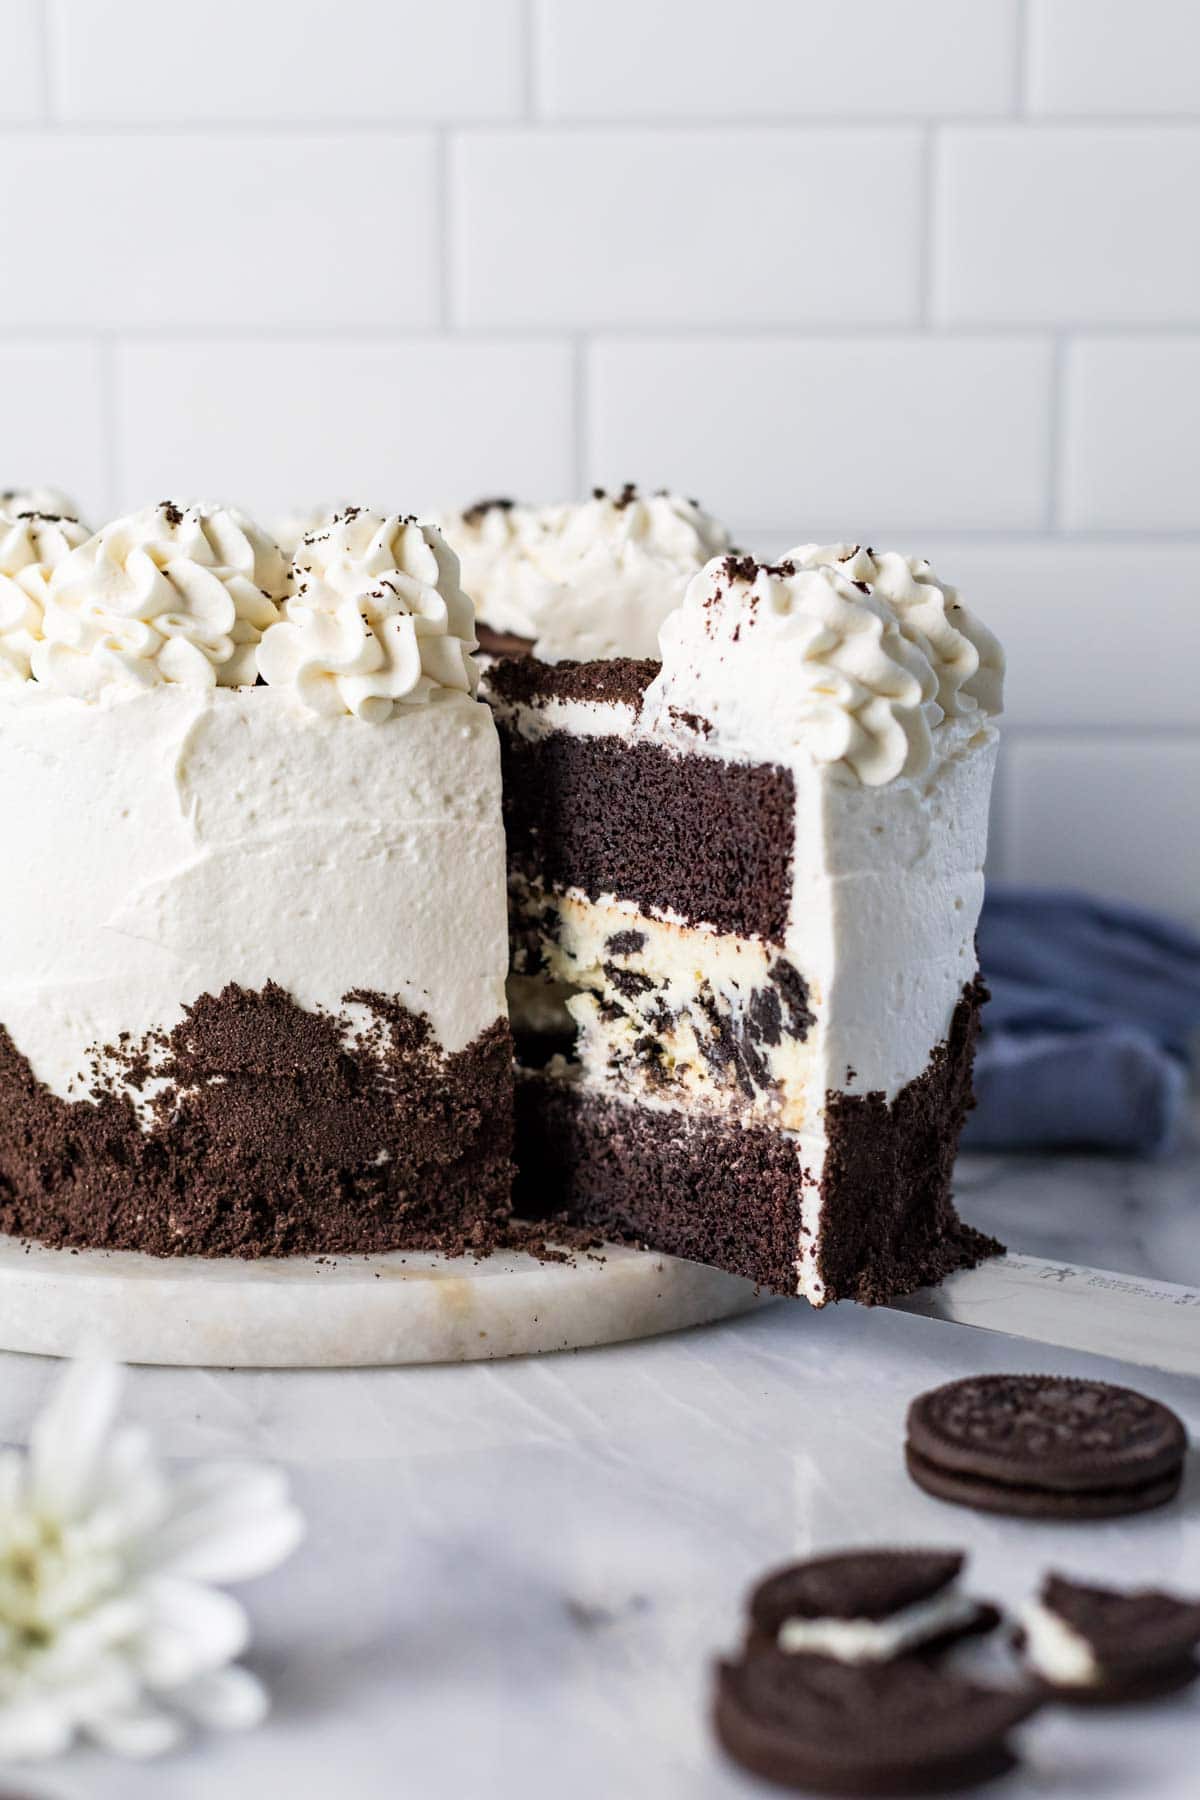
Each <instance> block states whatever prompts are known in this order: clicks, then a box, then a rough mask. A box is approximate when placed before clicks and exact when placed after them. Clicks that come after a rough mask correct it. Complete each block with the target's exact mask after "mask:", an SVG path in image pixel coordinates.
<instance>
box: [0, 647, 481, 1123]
mask: <svg viewBox="0 0 1200 1800" xmlns="http://www.w3.org/2000/svg"><path fill="white" fill-rule="evenodd" d="M0 759H2V761H3V766H4V769H5V780H4V781H3V782H2V783H0V833H2V834H3V838H4V841H5V842H6V843H9V844H13V845H19V846H20V854H14V855H11V856H10V857H9V858H8V861H7V863H6V866H5V896H4V905H3V907H0V1022H2V1023H3V1025H4V1028H5V1029H6V1030H7V1031H8V1033H9V1035H10V1036H11V1037H12V1039H13V1042H14V1043H15V1045H16V1047H17V1050H18V1051H19V1052H20V1053H21V1054H22V1055H23V1056H25V1057H27V1058H28V1059H29V1061H30V1063H31V1065H32V1067H33V1071H34V1074H35V1075H36V1076H37V1078H38V1079H39V1080H41V1081H44V1082H46V1083H47V1085H48V1086H49V1087H51V1088H52V1090H53V1091H54V1092H55V1093H56V1094H58V1095H59V1096H60V1097H61V1098H64V1099H82V1098H85V1097H86V1095H87V1094H88V1092H89V1086H90V1080H91V1074H92V1069H93V1060H92V1059H93V1053H94V1051H95V1047H96V1046H98V1045H109V1044H116V1043H117V1042H118V1041H119V1040H120V1037H121V1033H122V1032H128V1033H129V1034H130V1039H131V1041H132V1042H134V1043H137V1044H141V1043H142V1042H143V1040H144V1039H145V1037H146V1035H147V1034H149V1033H156V1032H169V1031H171V1030H172V1029H173V1028H174V1026H175V1025H176V1024H177V1023H178V1022H179V1020H180V1019H181V1018H182V1017H183V1011H184V1007H185V1006H187V1005H189V1004H191V1002H193V1001H194V1000H196V999H197V997H198V996H200V995H202V994H219V993H220V992H221V991H222V989H223V988H224V987H225V986H226V984H227V983H229V982H236V983H239V984H240V985H242V986H244V987H246V988H251V989H260V988H262V987H264V986H265V985H266V983H267V982H269V981H275V982H278V983H279V984H280V986H281V987H283V988H284V989H286V991H287V992H288V993H289V994H290V995H291V996H292V997H293V999H294V1000H295V1001H296V1003H297V1004H298V1005H300V1006H302V1007H304V1008H305V1009H307V1010H308V1011H313V1012H317V1011H325V1012H331V1013H346V1012H347V1011H350V1015H351V1017H352V1018H353V1012H352V1008H351V1007H350V1001H349V998H348V997H349V996H351V995H352V994H353V993H354V991H355V990H358V989H370V990H372V991H378V992H381V993H385V994H391V995H396V996H397V997H398V998H399V999H400V1000H402V1001H403V1002H404V1004H405V1005H406V1006H408V1007H410V1008H411V1009H412V1010H413V1011H414V1012H417V1013H424V1014H425V1015H427V1016H428V1018H429V1020H430V1023H431V1025H432V1028H433V1033H434V1036H435V1038H436V1040H437V1043H438V1044H439V1045H440V1046H441V1048H442V1049H443V1050H445V1051H446V1052H447V1053H453V1052H455V1051H458V1050H461V1049H463V1048H465V1047H466V1046H467V1045H468V1044H470V1043H472V1042H473V1041H474V1040H475V1038H476V1037H478V1035H479V1033H480V1032H481V1031H484V1030H486V1029H487V1028H488V1027H489V1026H490V1025H492V1024H493V1023H494V1022H495V1021H496V1019H498V1018H501V1017H503V1014H504V976H505V971H506V969H507V965H508V936H507V921H506V915H505V898H504V896H505V881H504V826H503V823H502V819H501V808H500V753H499V745H498V743H497V738H496V729H495V726H494V724H493V722H492V718H491V714H490V713H489V711H488V709H487V707H486V706H484V705H483V704H482V703H481V702H479V701H477V700H472V699H471V698H470V697H469V696H468V695H466V694H461V693H449V692H448V693H447V694H446V695H445V696H444V698H443V700H442V702H441V703H440V704H438V705H435V706H424V707H401V708H398V709H397V711H396V712H395V714H394V715H393V717H392V718H391V719H389V720H388V721H387V722H386V723H385V724H383V725H380V726H377V727H371V728H367V727H365V726H363V725H361V724H360V723H359V722H358V721H357V720H356V719H354V718H351V717H350V716H349V715H348V714H345V713H343V714H341V715H340V716H338V717H336V718H326V717H324V716H322V715H320V714H315V713H312V712H310V711H308V710H307V709H306V708H304V707H303V706H300V705H298V704H297V703H296V700H295V697H294V696H293V695H292V694H291V693H289V692H288V691H287V690H285V689H273V688H268V687H239V688H227V687H182V686H169V685H167V684H165V683H163V684H159V685H158V686H156V687H151V688H145V689H139V690H137V691H135V692H132V693H129V692H126V691H124V690H119V689H109V690H107V691H106V692H105V693H103V694H101V695H100V697H99V698H98V700H97V701H96V702H94V703H93V704H89V705H84V704H82V703H81V702H80V701H78V700H76V699H72V698H71V697H70V696H69V695H65V694H60V693H55V692H53V691H52V690H50V689H48V688H45V687H43V686H42V685H41V684H40V683H38V682H36V681H28V682H3V683H0ZM51 871H53V878H51V875H50V872H51ZM468 923H469V928H467V926H468ZM364 1023H366V1021H365V1019H364ZM138 1092H140V1090H131V1093H132V1094H133V1097H134V1098H135V1099H136V1098H137V1094H138Z"/></svg>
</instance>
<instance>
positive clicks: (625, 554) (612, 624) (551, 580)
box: [441, 486, 729, 662]
mask: <svg viewBox="0 0 1200 1800" xmlns="http://www.w3.org/2000/svg"><path fill="white" fill-rule="evenodd" d="M441 523H442V529H443V530H444V531H445V533H446V536H447V537H448V538H449V540H450V542H451V544H452V545H453V547H454V549H455V550H456V551H457V552H458V555H459V557H460V558H461V561H462V570H463V584H464V586H465V587H466V589H467V592H468V593H469V594H470V595H471V597H472V599H473V600H474V602H475V605H476V607H477V609H478V613H479V617H480V620H481V621H482V622H483V623H485V624H486V625H488V626H489V627H490V628H491V630H493V631H495V632H500V633H505V634H511V635H512V636H515V637H519V638H526V639H528V640H529V641H530V642H531V643H532V645H533V649H534V654H535V655H536V656H539V657H541V658H542V660H543V661H546V662H561V661H564V660H567V659H573V660H581V661H586V660H588V659H589V658H593V657H610V656H636V657H649V656H653V655H654V654H655V649H656V645H657V641H658V629H659V626H660V625H661V624H662V621H663V619H664V618H665V617H666V615H667V614H668V613H669V612H670V611H671V609H672V608H673V607H675V606H676V605H678V603H679V601H680V599H681V598H682V595H683V590H684V587H685V586H686V584H687V582H688V580H689V579H690V577H691V576H692V575H694V574H695V573H696V571H697V570H698V569H701V568H703V566H704V565H705V563H707V562H708V561H709V560H710V558H712V557H713V556H716V555H718V554H719V553H720V552H722V551H724V550H726V549H728V547H729V534H728V532H727V531H726V530H725V528H724V526H723V525H721V524H719V523H718V521H717V520H716V519H714V518H711V517H710V516H709V515H708V514H707V513H706V512H704V511H703V510H702V508H701V507H699V506H697V504H696V503H695V501H693V500H686V499H684V498H683V496H682V495H680V494H671V493H665V492H664V493H657V494H642V493H639V492H638V490H637V489H636V488H634V487H633V486H627V487H625V488H623V489H622V490H620V491H619V492H617V493H607V492H605V491H604V490H603V489H597V490H596V492H595V493H594V494H593V495H592V497H591V499H590V500H585V501H583V502H582V503H581V504H579V505H551V506H538V507H529V506H518V505H515V504H513V503H512V502H510V501H503V500H493V501H481V502H480V503H479V504H478V505H476V506H473V507H469V508H468V509H467V510H466V511H465V512H463V513H458V514H447V515H446V516H445V518H444V519H443V520H442V521H441Z"/></svg>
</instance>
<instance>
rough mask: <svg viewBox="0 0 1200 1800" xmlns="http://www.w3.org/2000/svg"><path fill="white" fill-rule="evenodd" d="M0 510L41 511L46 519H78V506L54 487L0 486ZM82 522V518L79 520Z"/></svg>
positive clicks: (13, 513)
mask: <svg viewBox="0 0 1200 1800" xmlns="http://www.w3.org/2000/svg"><path fill="white" fill-rule="evenodd" d="M0 512H5V513H9V514H10V515H11V516H12V517H13V518H16V517H17V515H18V513H32V512H35V513H42V514H43V515H44V516H45V517H46V518H47V519H79V518H80V513H79V508H78V506H77V505H76V504H75V502H74V500H72V498H71V496H70V495H69V494H64V493H63V491H62V489H61V488H56V487H25V488H0ZM80 523H82V520H80Z"/></svg>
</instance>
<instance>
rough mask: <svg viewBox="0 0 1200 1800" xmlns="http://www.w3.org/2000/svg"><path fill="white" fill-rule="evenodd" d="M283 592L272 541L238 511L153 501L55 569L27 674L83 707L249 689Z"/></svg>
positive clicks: (281, 567)
mask: <svg viewBox="0 0 1200 1800" xmlns="http://www.w3.org/2000/svg"><path fill="white" fill-rule="evenodd" d="M287 586H288V576H287V567H286V564H285V563H284V560H283V556H282V554H281V552H280V550H279V547H278V545H277V544H275V543H274V542H273V541H272V540H271V539H270V538H269V537H267V536H266V535H265V533H264V532H262V531H260V530H259V528H258V527H257V526H256V525H255V524H253V523H252V522H251V520H249V519H248V518H246V517H245V515H244V514H243V513H240V512H236V511H234V510H233V509H232V508H230V507H223V506H211V505H190V506H183V505H177V504H176V503H175V502H174V501H171V500H163V501H160V502H159V504H158V505H157V506H148V507H145V508H143V509H142V510H141V511H140V512H135V513H129V514H127V515H126V516H125V517H123V518H120V519H114V520H113V521H112V523H111V524H109V525H106V526H104V527H103V529H102V530H100V531H97V532H96V533H95V534H94V535H93V536H91V537H88V538H85V540H84V541H83V542H82V543H80V544H78V545H77V546H75V547H74V548H72V549H71V550H70V552H69V554H67V555H66V556H64V557H63V559H62V560H61V561H60V562H59V563H58V564H57V566H56V567H55V569H54V571H53V573H52V575H51V577H50V582H49V587H48V591H47V596H46V606H45V617H44V620H43V624H42V632H43V636H42V640H41V641H40V642H37V643H35V644H34V646H33V648H32V651H31V654H30V664H31V671H32V674H33V676H34V678H35V679H36V680H37V681H39V682H41V683H42V684H43V685H44V686H46V687H51V688H55V689H57V690H58V691H59V692H61V693H67V694H74V695H76V696H78V697H80V698H82V699H94V698H96V697H97V696H98V695H99V694H101V693H102V692H104V691H105V690H107V689H110V688H113V687H117V688H120V687H126V688H129V687H132V688H135V689H139V688H147V687H154V686H157V685H158V684H159V683H161V682H177V683H182V684H184V685H185V686H190V687H214V686H221V687H238V686H242V685H245V684H247V683H252V682H253V681H254V680H255V678H256V674H257V668H256V662H255V657H256V653H257V649H258V642H259V639H260V638H261V636H262V633H263V631H264V630H265V629H266V627H267V626H268V625H270V624H272V623H273V622H274V621H275V620H276V619H277V618H278V616H279V607H278V602H279V601H280V600H281V599H282V598H283V596H284V595H285V593H286V592H287Z"/></svg>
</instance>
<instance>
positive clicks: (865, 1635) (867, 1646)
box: [778, 1588, 976, 1663]
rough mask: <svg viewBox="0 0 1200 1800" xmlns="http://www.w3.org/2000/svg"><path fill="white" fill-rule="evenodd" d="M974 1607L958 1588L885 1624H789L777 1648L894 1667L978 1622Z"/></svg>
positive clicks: (790, 1621) (871, 1621) (919, 1603)
mask: <svg viewBox="0 0 1200 1800" xmlns="http://www.w3.org/2000/svg"><path fill="white" fill-rule="evenodd" d="M975 1612H976V1606H975V1602H974V1601H973V1600H972V1599H970V1598H969V1597H968V1595H966V1594H962V1593H960V1592H959V1591H958V1589H957V1588H950V1589H949V1590H947V1591H944V1592H942V1593H940V1594H935V1595H934V1596H933V1598H932V1599H930V1600H918V1601H916V1602H915V1603H914V1604H913V1605H912V1606H905V1607H901V1609H900V1610H899V1611H898V1612H894V1613H891V1614H890V1615H889V1616H888V1617H887V1618H886V1619H832V1618H822V1619H800V1618H795V1619H785V1620H784V1622H783V1624H782V1625H781V1626H780V1628H779V1638H778V1642H779V1648H780V1649H781V1650H787V1651H790V1652H798V1651H807V1652H809V1653H811V1654H813V1655H816V1656H832V1657H836V1659H837V1660H838V1662H847V1663H871V1662H890V1661H891V1660H892V1658H893V1657H896V1656H900V1655H901V1654H902V1653H903V1652H904V1651H905V1650H909V1649H911V1648H912V1646H913V1645H914V1644H924V1643H927V1642H928V1641H929V1640H930V1639H931V1638H936V1637H940V1636H941V1635H942V1633H943V1632H945V1631H953V1630H955V1629H956V1628H957V1627H958V1626H960V1625H965V1624H967V1623H968V1622H969V1621H970V1620H972V1619H973V1618H974V1617H975Z"/></svg>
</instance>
